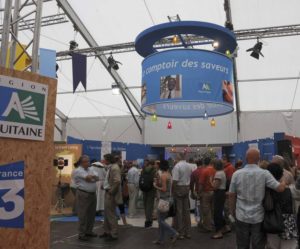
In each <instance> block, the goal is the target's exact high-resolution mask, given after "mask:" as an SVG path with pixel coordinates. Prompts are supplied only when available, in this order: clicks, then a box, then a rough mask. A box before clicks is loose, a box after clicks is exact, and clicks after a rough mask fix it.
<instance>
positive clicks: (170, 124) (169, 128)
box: [167, 121, 172, 130]
mask: <svg viewBox="0 0 300 249" xmlns="http://www.w3.org/2000/svg"><path fill="white" fill-rule="evenodd" d="M167 129H168V130H171V129H172V123H171V121H169V122H168V126H167Z"/></svg>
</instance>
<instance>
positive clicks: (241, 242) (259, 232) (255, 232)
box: [236, 220, 266, 249]
mask: <svg viewBox="0 0 300 249" xmlns="http://www.w3.org/2000/svg"><path fill="white" fill-rule="evenodd" d="M236 242H237V248H238V249H250V244H251V245H252V248H253V249H265V246H266V235H265V233H264V231H263V229H262V223H257V224H248V223H245V222H241V221H239V220H236Z"/></svg>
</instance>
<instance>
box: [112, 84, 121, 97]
mask: <svg viewBox="0 0 300 249" xmlns="http://www.w3.org/2000/svg"><path fill="white" fill-rule="evenodd" d="M111 91H112V94H113V95H120V94H121V89H120V87H119V86H118V85H117V84H112V85H111Z"/></svg>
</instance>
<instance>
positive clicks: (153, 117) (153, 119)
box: [151, 113, 157, 122]
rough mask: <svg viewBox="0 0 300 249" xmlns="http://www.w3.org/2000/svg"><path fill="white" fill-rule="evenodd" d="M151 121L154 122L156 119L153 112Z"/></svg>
mask: <svg viewBox="0 0 300 249" xmlns="http://www.w3.org/2000/svg"><path fill="white" fill-rule="evenodd" d="M151 121H152V122H156V121H157V115H156V114H155V113H154V114H153V115H152V117H151Z"/></svg>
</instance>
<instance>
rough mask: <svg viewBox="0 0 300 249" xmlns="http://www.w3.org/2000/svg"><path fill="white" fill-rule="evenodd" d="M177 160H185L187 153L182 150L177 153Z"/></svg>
mask: <svg viewBox="0 0 300 249" xmlns="http://www.w3.org/2000/svg"><path fill="white" fill-rule="evenodd" d="M176 159H177V161H183V160H185V154H184V153H183V152H180V153H178V154H177V155H176Z"/></svg>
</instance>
